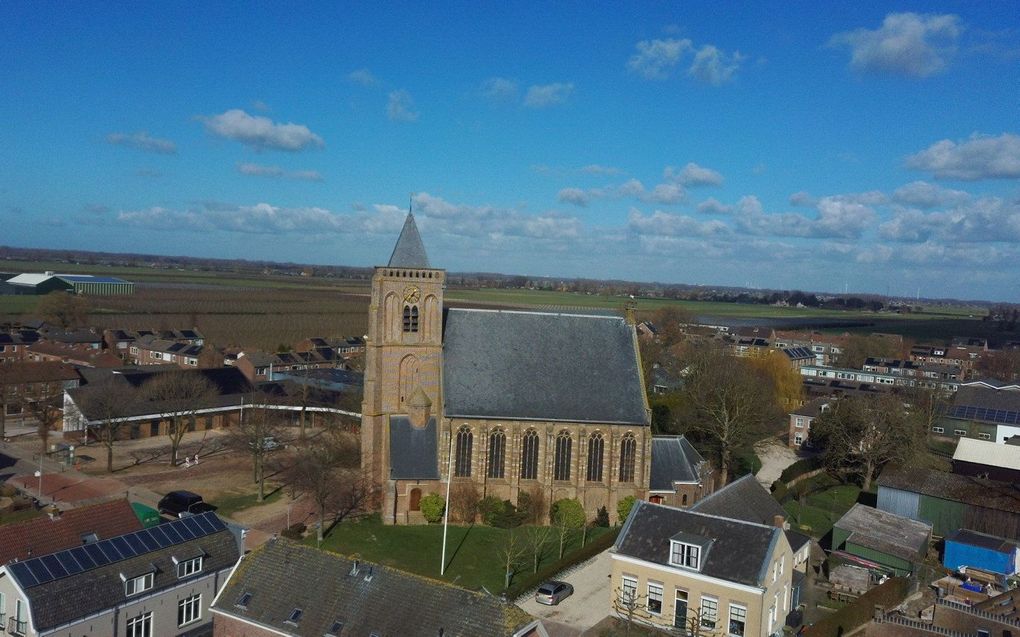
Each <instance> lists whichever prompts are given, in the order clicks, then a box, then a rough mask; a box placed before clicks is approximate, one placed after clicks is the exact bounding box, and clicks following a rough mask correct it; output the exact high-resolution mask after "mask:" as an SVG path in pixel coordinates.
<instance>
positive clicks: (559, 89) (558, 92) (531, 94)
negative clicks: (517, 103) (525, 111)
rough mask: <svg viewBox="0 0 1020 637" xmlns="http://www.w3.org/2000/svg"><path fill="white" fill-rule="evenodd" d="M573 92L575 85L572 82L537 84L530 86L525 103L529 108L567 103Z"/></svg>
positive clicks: (525, 96)
mask: <svg viewBox="0 0 1020 637" xmlns="http://www.w3.org/2000/svg"><path fill="white" fill-rule="evenodd" d="M573 92H574V85H573V84H572V83H570V82H567V83H562V82H556V83H554V84H542V85H539V84H535V85H533V86H529V87H528V92H527V93H526V94H525V95H524V105H525V106H527V107H528V108H547V107H549V106H557V105H559V104H563V103H565V102H566V101H567V99H568V98H569V97H570V95H571V94H572V93H573Z"/></svg>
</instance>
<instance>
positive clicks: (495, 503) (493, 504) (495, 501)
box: [478, 495, 503, 526]
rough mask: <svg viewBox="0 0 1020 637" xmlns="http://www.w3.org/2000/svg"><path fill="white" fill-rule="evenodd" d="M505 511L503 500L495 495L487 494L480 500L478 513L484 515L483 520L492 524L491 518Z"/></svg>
mask: <svg viewBox="0 0 1020 637" xmlns="http://www.w3.org/2000/svg"><path fill="white" fill-rule="evenodd" d="M502 512H503V501H502V500H500V499H499V498H497V497H496V496H494V495H487V496H485V497H484V498H482V499H481V500H479V501H478V515H480V516H482V522H484V523H485V524H488V525H489V526H492V524H491V522H490V520H492V518H493V516H495V515H499V514H500V513H502Z"/></svg>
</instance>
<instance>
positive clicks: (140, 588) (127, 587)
mask: <svg viewBox="0 0 1020 637" xmlns="http://www.w3.org/2000/svg"><path fill="white" fill-rule="evenodd" d="M122 577H123V576H122ZM150 588H152V573H146V574H145V575H142V576H141V577H132V578H130V579H125V580H124V594H125V595H127V596H128V597H131V596H132V595H137V594H139V593H143V592H145V591H147V590H149V589H150Z"/></svg>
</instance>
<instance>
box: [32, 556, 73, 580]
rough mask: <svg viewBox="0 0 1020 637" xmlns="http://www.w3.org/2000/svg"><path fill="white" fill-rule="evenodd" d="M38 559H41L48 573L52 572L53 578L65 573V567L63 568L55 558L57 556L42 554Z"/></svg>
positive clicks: (62, 575)
mask: <svg viewBox="0 0 1020 637" xmlns="http://www.w3.org/2000/svg"><path fill="white" fill-rule="evenodd" d="M39 559H40V560H42V563H43V564H45V565H46V568H47V569H48V570H49V572H50V573H52V574H53V577H54V578H57V577H64V576H65V575H67V569H66V568H64V567H63V565H61V563H60V561H59V560H58V559H57V556H55V555H43V556H42V557H40V558H39Z"/></svg>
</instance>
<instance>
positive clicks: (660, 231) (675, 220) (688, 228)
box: [627, 208, 730, 237]
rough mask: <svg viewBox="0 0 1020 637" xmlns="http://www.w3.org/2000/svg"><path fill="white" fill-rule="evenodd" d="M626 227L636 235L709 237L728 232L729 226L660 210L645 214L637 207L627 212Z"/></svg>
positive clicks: (719, 222)
mask: <svg viewBox="0 0 1020 637" xmlns="http://www.w3.org/2000/svg"><path fill="white" fill-rule="evenodd" d="M627 228H628V229H629V230H630V231H631V232H633V233H634V234H637V235H652V236H667V237H711V236H720V235H725V234H728V233H729V232H730V229H729V226H727V225H726V224H725V223H723V222H721V221H698V220H697V219H694V218H693V217H688V216H686V215H675V214H670V213H668V212H663V211H661V210H656V211H655V212H653V213H652V214H650V215H645V214H642V212H641V211H640V210H638V209H637V208H631V209H630V212H629V213H628V214H627Z"/></svg>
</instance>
